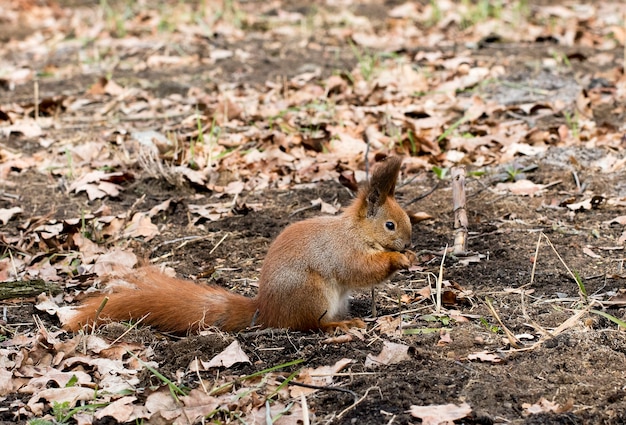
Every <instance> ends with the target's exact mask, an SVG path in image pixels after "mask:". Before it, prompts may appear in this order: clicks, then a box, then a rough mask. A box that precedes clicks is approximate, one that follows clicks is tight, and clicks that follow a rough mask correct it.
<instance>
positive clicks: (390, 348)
mask: <svg viewBox="0 0 626 425" xmlns="http://www.w3.org/2000/svg"><path fill="white" fill-rule="evenodd" d="M383 344H384V345H383V349H382V350H381V352H380V353H379V354H378V355H377V356H373V355H371V354H368V355H367V357H366V358H365V367H366V368H372V367H375V366H380V365H385V366H386V365H391V364H396V363H400V362H403V361H405V360H411V356H410V355H409V346H408V345H404V344H397V343H395V342H390V341H384V342H383Z"/></svg>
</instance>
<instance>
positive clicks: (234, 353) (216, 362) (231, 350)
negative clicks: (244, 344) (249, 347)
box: [201, 340, 250, 370]
mask: <svg viewBox="0 0 626 425" xmlns="http://www.w3.org/2000/svg"><path fill="white" fill-rule="evenodd" d="M201 363H202V366H204V368H205V370H208V369H209V368H212V367H225V368H229V367H231V366H232V365H234V364H236V363H250V358H248V356H247V355H246V353H244V352H243V350H242V349H241V345H239V342H238V341H237V340H235V341H233V342H231V343H230V345H229V346H228V347H226V348H225V349H224V351H222V352H221V353H219V354H218V355H216V356H215V357H213V358H212V359H211V360H209V361H208V362H201Z"/></svg>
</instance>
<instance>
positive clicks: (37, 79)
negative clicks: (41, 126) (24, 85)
mask: <svg viewBox="0 0 626 425" xmlns="http://www.w3.org/2000/svg"><path fill="white" fill-rule="evenodd" d="M33 85H34V87H33V89H34V92H35V93H34V95H35V122H37V121H38V120H39V78H38V77H35V79H34V81H33Z"/></svg>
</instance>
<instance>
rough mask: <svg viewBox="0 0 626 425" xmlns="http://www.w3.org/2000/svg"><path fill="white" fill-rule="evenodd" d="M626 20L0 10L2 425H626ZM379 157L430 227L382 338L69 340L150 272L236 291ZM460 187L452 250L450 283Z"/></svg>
mask: <svg viewBox="0 0 626 425" xmlns="http://www.w3.org/2000/svg"><path fill="white" fill-rule="evenodd" d="M148 3H150V2H148ZM155 4H156V3H155ZM496 4H497V5H496ZM625 17H626V5H624V4H622V2H608V1H599V2H594V4H593V5H589V4H580V3H573V2H543V1H530V2H526V1H521V0H520V1H502V2H483V1H477V2H469V1H467V2H465V1H459V2H451V1H438V2H428V1H422V2H407V3H403V2H399V1H390V0H388V1H382V0H381V1H373V0H370V1H365V2H356V1H354V2H353V1H330V0H329V1H325V2H324V1H307V2H304V1H299V0H298V1H268V2H258V1H245V2H244V1H239V2H238V1H223V2H222V1H219V2H218V1H215V2H213V1H209V0H207V1H199V2H175V1H172V2H159V3H158V4H156V5H154V6H152V7H148V6H147V5H144V4H143V3H141V2H140V3H137V4H132V5H130V6H129V5H127V3H126V2H108V1H101V2H95V3H93V2H91V3H90V2H87V1H60V2H52V1H35V0H20V1H17V2H11V1H0V40H2V44H1V45H0V247H1V250H2V251H1V257H0V258H1V259H0V281H1V282H3V283H1V284H0V289H1V291H0V295H1V298H0V299H2V301H1V304H0V305H1V306H2V311H3V316H2V318H1V319H0V320H1V322H0V423H15V421H17V422H19V423H28V422H29V423H39V424H42V423H78V424H88V423H94V424H110V423H140V422H142V421H143V423H250V424H251V423H276V424H290V423H294V424H295V423H302V424H304V423H309V422H308V421H310V423H333V424H334V423H337V424H344V423H345V424H392V423H398V424H407V423H416V424H417V423H424V424H440V423H449V422H450V421H456V422H455V423H463V424H492V423H512V424H619V423H626V369H625V368H624V364H626V333H625V332H624V331H625V328H626V309H625V307H626V284H625V279H626V271H625V270H624V268H623V265H624V264H623V262H624V258H625V257H626V256H625V254H624V244H625V243H626V230H625V227H624V226H625V225H626V179H625V172H624V164H626V154H624V148H625V147H626V124H625V123H626V76H625V72H624V61H625V59H624V44H625V43H626V24H625V22H624V20H625ZM382 154H384V155H389V154H397V155H403V156H405V161H404V166H403V170H402V173H401V177H400V181H399V183H398V188H397V197H398V200H399V201H400V203H401V204H402V205H403V206H405V207H406V209H407V210H408V211H411V212H413V213H416V214H418V215H419V216H420V217H421V218H422V221H421V222H419V223H417V224H415V225H414V226H413V251H415V252H416V253H417V254H418V261H417V263H416V264H415V265H414V266H413V267H412V268H411V269H410V270H407V271H402V272H400V273H397V274H396V275H395V276H393V277H392V278H391V279H390V280H389V281H388V282H385V283H384V284H382V285H380V286H379V287H377V288H376V290H375V296H374V302H375V304H376V307H377V314H376V316H375V317H374V316H373V315H372V307H371V306H372V294H371V293H370V291H364V292H357V293H354V294H353V299H352V300H351V310H350V314H351V316H354V317H362V318H364V319H365V321H366V322H367V324H368V327H367V328H366V329H361V330H351V331H349V332H347V333H345V334H342V333H341V332H338V333H337V334H336V335H328V334H323V333H321V332H312V333H303V332H294V331H289V330H283V329H273V330H270V331H259V330H256V329H250V330H247V331H244V332H240V333H236V334H235V333H232V334H228V333H223V332H219V331H216V330H211V329H210V330H206V331H202V332H201V333H200V334H194V335H188V336H185V337H181V336H175V335H169V334H163V333H160V332H158V330H155V329H151V328H148V327H142V326H141V324H139V325H138V326H133V327H129V326H128V325H127V324H109V325H106V326H105V327H104V328H102V329H98V330H95V331H94V332H88V333H77V334H73V333H70V332H66V331H64V330H63V329H62V323H63V322H64V321H65V320H66V319H67V317H68V315H70V314H71V309H72V308H73V307H74V306H76V305H77V304H78V303H79V302H80V300H82V299H84V297H85V294H87V293H91V292H93V291H94V288H98V289H99V288H101V287H103V286H104V283H105V282H106V281H107V277H108V276H110V275H111V274H119V273H120V272H121V271H123V270H128V269H129V268H132V267H135V266H138V265H139V264H142V263H143V264H145V263H151V264H157V265H159V266H161V267H165V268H167V269H168V270H169V271H171V272H172V273H176V274H177V275H178V276H180V277H183V278H186V279H190V280H195V281H197V282H198V283H199V284H205V283H210V284H215V285H220V286H224V287H227V288H230V289H232V290H233V291H235V292H238V293H242V294H245V295H248V296H254V295H255V293H256V290H257V281H258V275H259V270H260V268H261V265H262V263H263V258H264V255H265V253H266V252H267V249H268V246H269V244H270V243H271V241H272V240H273V239H274V238H275V237H276V236H277V235H278V234H279V233H280V231H281V230H282V229H283V228H284V227H285V226H287V225H288V224H289V223H292V222H294V221H297V220H301V219H304V218H308V217H312V216H316V215H320V214H333V213H338V212H339V211H340V210H341V209H342V208H343V207H345V206H347V205H348V204H349V203H350V201H351V199H352V198H353V196H354V195H353V193H352V192H351V191H350V190H349V189H348V188H347V187H346V186H350V185H349V184H347V183H346V182H350V181H362V180H363V179H364V178H365V171H364V170H365V169H366V163H368V164H371V163H372V162H373V159H374V157H375V156H376V155H382ZM455 165H464V166H465V167H466V170H467V181H466V194H467V204H466V209H467V213H468V216H469V240H468V242H469V243H468V250H469V251H470V253H471V255H469V256H465V257H455V256H452V255H446V257H445V260H444V262H443V266H442V258H443V257H442V253H443V252H444V251H445V250H446V247H448V246H450V245H452V243H453V238H454V233H453V222H454V214H453V211H452V195H451V187H450V177H449V176H450V173H449V169H450V167H452V166H455ZM340 182H343V183H344V184H342V183H340ZM438 279H441V284H442V290H441V295H442V305H440V306H438V305H437V289H436V286H437V285H436V282H437V280H438ZM12 282H17V283H18V285H17V287H19V288H21V289H20V290H21V291H23V292H20V293H19V295H15V292H10V289H12V288H14V286H15V285H14V284H12ZM35 285H44V286H43V288H44V289H43V290H42V289H41V288H42V287H41V286H40V287H38V288H39V289H38V290H36V289H32V290H29V288H30V287H33V286H35ZM181 296H184V294H181ZM299 384H305V385H309V387H305V386H302V385H299ZM312 387H314V388H312Z"/></svg>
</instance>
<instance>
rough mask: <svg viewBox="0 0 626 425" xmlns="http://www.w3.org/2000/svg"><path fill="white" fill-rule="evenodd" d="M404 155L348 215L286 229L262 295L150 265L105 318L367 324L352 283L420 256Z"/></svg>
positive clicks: (195, 325)
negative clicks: (404, 195) (401, 182)
mask: <svg viewBox="0 0 626 425" xmlns="http://www.w3.org/2000/svg"><path fill="white" fill-rule="evenodd" d="M401 164H402V158H400V157H388V158H386V159H385V160H384V161H382V162H380V163H378V164H376V165H375V167H374V168H373V171H372V177H371V179H370V181H369V182H367V183H366V184H365V185H363V187H361V189H360V191H359V193H358V196H357V197H356V199H355V200H354V202H353V203H352V204H351V205H350V206H349V207H348V208H347V209H346V210H345V211H344V212H343V213H342V214H340V215H338V216H323V217H315V218H311V219H308V220H304V221H300V222H296V223H293V224H291V225H289V226H288V227H287V228H285V230H283V232H282V233H280V234H279V235H278V237H277V238H276V240H275V241H274V242H273V243H272V244H271V246H270V248H269V251H268V253H267V256H266V257H265V261H264V262H263V266H262V268H261V275H260V278H259V290H258V295H257V296H256V297H255V298H247V297H244V296H242V295H239V294H235V293H233V292H230V291H228V290H226V289H224V288H221V287H218V286H208V285H199V284H196V283H193V282H190V281H185V280H181V279H175V278H172V277H169V276H166V275H164V274H163V273H161V272H159V271H158V270H156V269H155V268H150V267H146V268H141V269H139V270H137V271H136V273H134V274H133V275H131V276H126V277H125V278H124V280H126V281H128V282H129V283H131V284H132V285H133V286H134V287H124V288H118V289H115V290H114V291H113V293H111V294H109V295H108V296H109V300H108V302H107V303H106V305H105V307H104V308H103V309H102V311H101V312H100V314H99V315H98V318H97V324H100V323H102V322H103V321H105V320H114V321H123V320H129V319H134V320H137V319H140V318H144V319H143V321H142V323H144V324H148V325H151V326H153V327H154V328H156V329H159V330H161V331H166V332H174V333H181V334H184V333H187V332H193V331H197V330H198V329H203V328H206V327H209V326H215V327H217V328H219V329H222V330H224V331H240V330H243V329H245V328H247V327H250V326H254V325H258V326H261V327H263V328H289V329H292V330H302V331H308V330H316V329H322V330H324V331H331V330H334V329H336V328H341V329H347V328H349V327H356V326H358V327H364V326H365V323H364V322H363V321H362V320H361V319H348V320H345V319H343V317H344V314H345V313H346V311H347V307H348V296H349V294H350V292H351V291H352V290H354V289H360V288H369V287H371V286H373V285H376V284H378V283H381V282H382V281H384V280H385V279H387V278H388V277H389V276H391V275H392V274H393V273H394V272H395V271H397V270H400V269H407V268H408V267H409V266H410V265H411V262H412V261H413V260H414V259H415V254H413V253H412V252H411V251H407V250H408V248H409V247H410V244H411V223H410V220H409V216H408V215H407V213H406V212H405V211H404V210H403V209H402V207H400V205H399V204H398V202H397V201H396V199H395V198H394V191H395V186H396V179H397V177H398V174H399V172H400V166H401ZM102 299H103V296H97V297H92V298H90V299H88V300H87V301H86V302H85V303H84V304H83V305H82V306H81V307H80V308H79V310H78V312H77V314H76V315H75V316H74V317H72V318H71V319H70V321H69V322H68V323H67V324H66V325H65V327H66V328H67V329H69V330H73V331H76V330H78V329H80V328H81V327H82V326H84V325H91V324H93V322H94V320H96V311H97V310H98V308H99V306H100V305H101V302H102Z"/></svg>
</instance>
